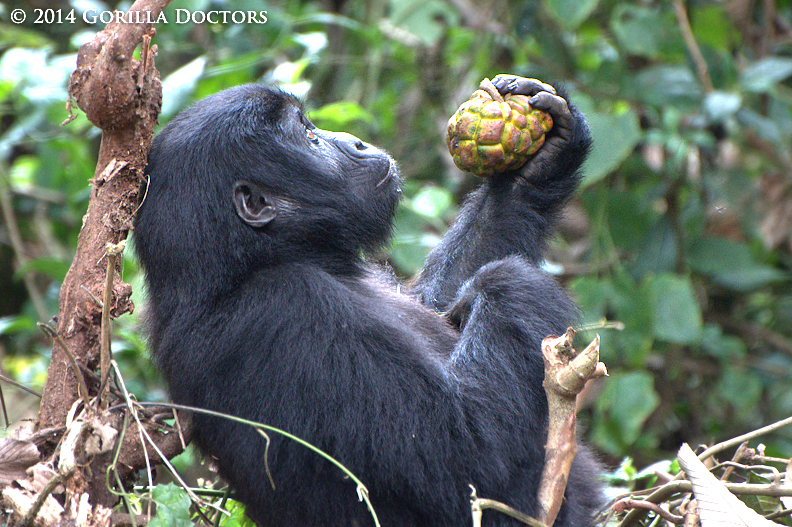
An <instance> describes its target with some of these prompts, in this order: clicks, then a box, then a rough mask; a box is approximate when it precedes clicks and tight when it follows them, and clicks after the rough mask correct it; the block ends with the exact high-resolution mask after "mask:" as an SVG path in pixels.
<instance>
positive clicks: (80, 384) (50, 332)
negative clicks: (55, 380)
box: [37, 322, 91, 409]
mask: <svg viewBox="0 0 792 527" xmlns="http://www.w3.org/2000/svg"><path fill="white" fill-rule="evenodd" d="M37 325H38V327H39V329H40V330H41V331H43V332H44V334H46V335H47V336H48V337H49V338H51V339H53V340H54V341H55V342H57V343H58V344H59V345H60V347H61V348H63V351H64V352H65V353H66V357H68V359H69V362H70V363H71V367H72V370H73V371H74V376H75V378H76V379H77V391H78V392H79V396H80V397H82V400H83V405H84V406H85V408H86V409H89V408H90V407H91V401H90V399H89V396H88V385H87V384H85V378H84V377H83V375H82V370H80V366H79V365H78V364H77V359H75V358H74V354H72V352H71V350H70V349H69V348H68V346H66V343H65V342H64V341H63V337H61V336H60V335H59V334H58V332H57V331H55V330H54V329H52V328H51V327H49V326H48V325H46V324H43V323H41V322H39V323H38V324H37Z"/></svg>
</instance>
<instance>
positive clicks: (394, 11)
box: [389, 0, 458, 46]
mask: <svg viewBox="0 0 792 527" xmlns="http://www.w3.org/2000/svg"><path fill="white" fill-rule="evenodd" d="M390 8H391V13H390V18H389V20H390V22H391V23H392V24H393V25H394V26H396V27H398V28H401V29H403V30H405V31H407V32H408V33H410V34H412V35H413V36H415V37H416V38H418V39H420V40H421V41H422V42H423V43H424V44H426V45H429V46H432V45H434V44H436V43H437V41H438V40H440V39H441V38H442V36H443V34H444V33H445V28H446V27H447V26H448V25H455V23H456V21H457V18H458V15H457V13H456V12H455V11H454V10H452V9H451V7H450V6H449V5H448V4H447V3H445V2H442V1H440V0H410V1H405V0H391V2H390Z"/></svg>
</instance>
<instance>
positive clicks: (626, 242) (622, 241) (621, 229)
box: [606, 190, 652, 249]
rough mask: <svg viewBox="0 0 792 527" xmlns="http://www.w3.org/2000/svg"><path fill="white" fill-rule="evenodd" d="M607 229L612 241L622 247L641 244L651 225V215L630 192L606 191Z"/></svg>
mask: <svg viewBox="0 0 792 527" xmlns="http://www.w3.org/2000/svg"><path fill="white" fill-rule="evenodd" d="M606 196H607V198H606V199H607V205H606V206H607V211H606V214H607V218H608V230H609V231H610V235H611V237H612V238H613V243H614V244H615V245H616V246H617V247H620V248H623V249H632V248H634V247H636V246H638V245H640V244H642V243H643V242H644V241H645V240H646V237H647V235H648V233H649V229H650V227H651V225H652V215H651V214H650V213H649V212H648V211H645V210H643V209H644V207H642V205H641V200H640V199H639V197H638V196H637V195H636V193H632V192H622V191H616V190H612V191H608V192H607V195H606Z"/></svg>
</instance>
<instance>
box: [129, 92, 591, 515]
mask: <svg viewBox="0 0 792 527" xmlns="http://www.w3.org/2000/svg"><path fill="white" fill-rule="evenodd" d="M496 86H498V89H501V90H502V91H512V92H514V93H518V92H519V93H523V94H530V95H534V99H536V103H537V105H538V106H543V107H544V108H546V109H547V110H548V111H550V112H551V113H552V114H553V117H554V120H555V122H556V127H555V128H554V129H553V131H551V134H550V135H549V136H548V140H547V143H546V145H545V147H543V150H545V149H546V152H547V153H546V155H545V154H542V155H537V156H536V157H534V158H533V160H532V161H531V162H530V163H529V165H527V166H526V167H524V168H523V169H521V171H520V172H514V173H507V174H497V175H495V176H493V177H492V178H490V179H489V180H487V181H486V182H485V183H484V185H483V186H482V187H481V188H480V189H478V190H477V191H475V192H474V193H472V194H471V196H469V198H468V200H467V202H466V205H465V207H464V208H463V210H462V212H461V214H460V216H459V218H458V219H457V221H456V222H455V223H454V225H453V226H452V227H451V229H450V230H449V232H448V233H447V234H446V236H445V238H444V239H443V241H442V243H441V244H440V245H439V246H438V247H437V248H436V249H435V250H434V251H433V252H432V253H431V254H430V256H429V258H428V259H427V262H426V265H425V267H424V269H423V270H422V272H421V274H420V275H419V277H418V278H417V279H416V280H415V281H414V283H413V284H412V286H411V287H409V288H408V287H402V286H400V285H399V284H397V283H396V281H395V280H394V279H393V278H392V277H391V276H389V275H388V274H387V273H385V272H383V271H381V270H379V269H378V268H376V267H375V266H372V265H370V264H368V263H367V262H366V261H365V259H364V257H363V255H364V254H365V253H366V251H369V250H371V249H373V248H376V247H379V246H380V245H382V244H383V243H384V242H386V241H387V238H388V236H389V234H390V230H391V224H392V219H393V214H394V211H395V207H396V205H397V202H398V198H399V193H400V177H399V174H398V169H397V166H396V164H395V163H394V161H393V160H392V159H391V158H390V156H388V155H387V154H386V153H384V152H383V151H381V150H379V149H377V148H375V147H373V146H371V145H368V144H366V143H364V142H362V141H360V140H359V139H357V138H356V137H353V136H351V135H348V134H342V133H332V132H327V131H324V130H320V129H317V128H315V127H314V126H313V124H311V122H310V121H309V120H308V119H307V118H306V117H305V116H304V115H303V113H302V111H301V109H300V106H299V105H298V104H297V103H296V101H295V100H294V99H293V98H292V97H290V96H288V95H286V94H284V93H282V92H280V91H277V90H273V89H269V88H265V87H262V86H255V85H247V86H240V87H237V88H233V89H230V90H227V91H224V92H222V93H219V94H217V95H214V96H212V97H209V98H207V99H204V100H203V101H201V102H199V103H197V104H196V105H195V106H193V107H192V108H190V109H188V110H186V111H185V112H183V113H182V114H181V115H179V116H178V117H177V118H175V119H174V120H173V121H172V122H171V123H170V124H168V126H166V127H165V129H164V130H163V131H162V132H161V133H160V134H159V135H158V136H157V137H156V138H155V140H154V143H153V145H152V148H151V152H150V155H149V165H148V173H149V175H150V182H149V189H148V192H147V197H146V200H145V202H144V203H143V205H142V207H141V209H140V212H139V215H138V218H137V221H136V226H135V241H136V248H137V252H138V255H139V258H140V260H141V262H142V264H143V267H144V269H145V271H146V276H147V285H148V290H149V296H150V300H149V302H150V305H149V339H150V345H151V348H152V352H153V355H154V358H155V360H156V362H157V365H158V367H159V368H160V370H161V371H162V373H163V375H164V377H165V379H166V380H167V383H168V386H169V389H170V393H171V396H172V398H173V400H174V401H175V402H177V403H182V404H187V405H191V406H196V407H201V408H207V409H210V410H216V411H220V412H225V413H229V414H233V415H237V416H239V417H243V418H245V419H249V420H252V421H257V422H261V423H265V424H269V425H272V426H276V427H278V428H281V429H284V430H286V431H288V432H290V433H292V434H294V435H296V436H298V437H301V438H302V439H304V440H306V441H308V442H309V443H312V444H314V445H316V446H317V447H319V448H320V449H322V450H324V451H325V452H327V453H329V454H330V455H331V456H333V457H334V458H335V459H337V460H338V461H340V462H341V463H342V464H344V465H345V466H347V467H348V468H349V469H350V470H351V471H352V472H353V473H354V474H355V475H357V476H358V477H359V478H360V479H361V480H362V481H363V482H364V484H365V485H366V486H367V488H368V489H369V491H370V497H371V500H372V503H373V505H374V508H375V510H376V511H377V514H378V516H379V518H380V521H381V523H382V524H383V525H392V526H424V527H425V526H433V527H436V526H454V527H459V526H461V525H468V524H470V522H471V520H470V506H469V486H468V485H469V484H472V485H474V486H475V487H476V489H477V490H478V494H479V495H480V496H485V497H488V498H493V499H496V500H500V501H503V502H505V503H507V504H509V505H511V506H512V507H515V508H517V509H519V510H521V511H524V512H526V513H527V514H535V513H536V510H537V503H536V491H537V485H538V480H539V475H540V473H541V469H542V465H543V459H544V442H545V435H546V426H547V403H546V400H545V396H544V392H543V389H542V378H543V365H542V359H541V355H540V350H539V345H540V342H541V340H542V338H544V337H545V336H547V335H549V334H553V333H554V334H560V333H561V332H563V331H564V330H565V329H566V327H567V325H568V324H570V323H571V322H572V321H573V320H574V317H575V314H576V310H575V306H574V304H573V303H572V302H571V301H570V300H569V299H568V297H567V296H566V294H565V293H564V292H563V290H562V289H561V288H560V287H559V286H558V285H557V284H556V283H555V282H554V280H553V279H552V278H550V277H549V276H547V275H546V274H545V273H543V272H542V271H540V270H539V269H537V267H536V263H537V261H538V259H539V258H540V253H541V247H542V245H543V243H544V240H545V238H546V235H547V232H548V230H549V229H550V227H551V226H552V224H553V222H554V218H555V215H556V213H557V211H558V210H559V208H560V206H561V205H562V204H563V202H564V201H565V200H566V198H567V197H568V196H569V195H570V194H571V193H572V192H573V191H574V189H575V186H576V185H577V182H578V175H577V169H578V168H579V166H580V163H581V162H582V160H583V158H584V156H585V153H586V149H587V148H588V144H589V136H588V128H587V127H586V124H585V120H584V119H583V117H582V116H581V115H580V114H579V113H577V111H576V110H575V109H574V108H573V107H569V106H568V105H567V104H566V101H564V99H562V98H560V97H558V96H556V95H555V94H554V92H552V91H551V90H552V88H550V87H549V86H546V85H542V84H540V83H538V82H536V81H530V80H528V79H521V78H512V77H498V78H496ZM540 152H542V151H540ZM194 424H195V429H196V430H195V436H194V437H195V442H196V443H197V445H198V447H199V448H200V449H201V450H202V451H203V452H204V453H205V454H207V455H210V456H213V457H214V458H216V459H217V464H218V466H219V467H220V472H221V474H222V475H223V477H224V478H226V479H227V480H228V481H229V482H230V483H231V484H232V486H233V487H234V488H235V490H236V492H237V496H238V497H239V499H240V500H241V501H242V502H244V503H245V504H246V505H247V513H248V515H249V516H250V517H251V518H252V519H254V520H255V521H256V522H257V523H258V524H259V525H262V526H265V525H266V526H268V527H272V526H296V525H305V526H334V525H338V526H342V525H355V526H364V525H371V524H373V522H372V520H371V517H370V515H369V513H368V511H367V509H366V507H365V505H364V504H362V503H360V502H359V501H358V497H357V493H356V492H355V487H354V484H353V483H352V482H351V481H350V480H348V479H347V478H345V477H344V475H343V474H342V473H341V471H339V470H338V469H337V468H336V467H335V466H333V465H332V464H331V463H329V462H327V461H326V460H324V459H322V458H320V457H318V456H316V455H315V454H313V453H311V452H310V451H309V450H307V449H305V448H304V447H302V446H300V445H298V444H296V443H294V442H292V441H289V440H287V439H284V438H281V437H278V436H276V435H271V441H272V443H271V446H270V448H269V452H268V459H266V460H265V447H266V442H265V439H264V438H263V437H261V436H260V435H259V434H258V433H257V432H256V431H255V430H253V429H252V428H250V427H247V426H243V425H239V424H237V423H233V422H230V421H226V420H221V419H217V418H214V417H209V416H205V415H195V416H194ZM267 466H268V467H269V469H270V471H271V474H272V479H273V481H274V484H275V485H274V487H275V488H273V487H272V486H271V484H270V482H269V478H268V475H267ZM596 471H597V469H596V465H595V463H594V462H593V461H591V459H590V456H589V454H588V453H587V452H586V450H585V448H582V449H581V453H580V454H578V457H577V459H576V460H575V463H574V465H573V469H572V473H571V475H570V481H569V485H568V488H567V495H566V501H565V504H564V506H563V508H562V511H561V514H560V515H559V518H558V520H557V522H556V525H563V526H576V527H577V526H584V525H590V524H591V517H592V514H593V511H594V510H595V509H596V507H597V506H598V505H599V502H600V494H599V490H598V485H597V482H596V478H597V476H596ZM489 514H491V516H490V517H488V518H487V523H488V525H513V524H514V523H513V522H512V521H510V520H509V519H508V518H506V517H503V516H500V515H497V514H496V513H488V515H489Z"/></svg>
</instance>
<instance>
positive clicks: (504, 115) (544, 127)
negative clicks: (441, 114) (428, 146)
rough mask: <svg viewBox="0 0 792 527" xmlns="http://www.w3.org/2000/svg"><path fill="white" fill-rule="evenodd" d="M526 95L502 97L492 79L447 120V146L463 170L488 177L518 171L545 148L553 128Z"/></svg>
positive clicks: (544, 114)
mask: <svg viewBox="0 0 792 527" xmlns="http://www.w3.org/2000/svg"><path fill="white" fill-rule="evenodd" d="M529 99H530V97H527V96H525V95H514V94H511V93H509V94H506V96H505V97H504V96H501V95H500V93H498V90H497V89H496V88H495V86H493V84H492V82H490V80H489V79H484V80H483V81H481V85H480V86H479V89H478V90H476V91H475V93H473V95H472V96H471V97H470V99H469V100H468V101H466V102H464V103H463V104H462V106H460V107H459V109H458V110H457V111H456V113H455V114H454V115H452V116H451V119H449V120H448V135H447V136H446V143H447V144H448V151H449V152H451V157H453V158H454V163H455V164H456V166H457V167H459V169H460V170H464V171H465V172H472V173H473V174H475V175H476V176H480V177H489V176H491V175H492V174H495V173H498V172H505V171H507V170H516V169H518V168H520V167H521V166H522V165H524V164H525V162H526V161H527V160H528V158H529V157H530V156H531V155H532V154H534V153H535V152H536V151H537V150H539V147H541V146H542V145H543V144H544V141H545V134H546V133H547V132H548V131H550V128H552V127H553V118H552V117H551V116H550V114H548V113H547V112H544V111H542V110H537V109H536V108H533V107H532V106H531V105H530V104H529V103H528V100H529Z"/></svg>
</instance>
